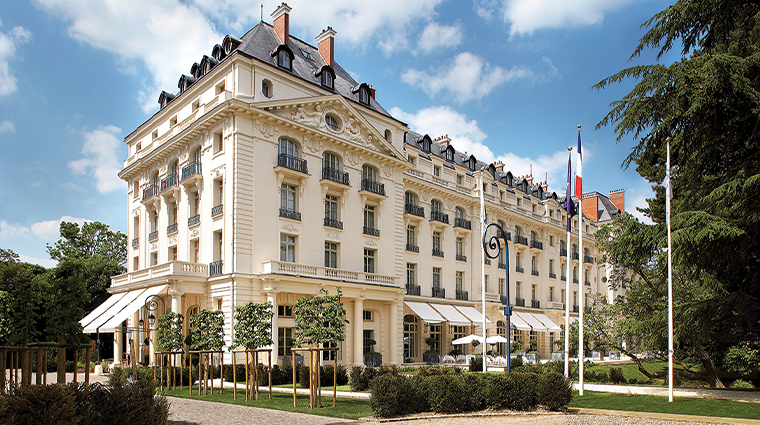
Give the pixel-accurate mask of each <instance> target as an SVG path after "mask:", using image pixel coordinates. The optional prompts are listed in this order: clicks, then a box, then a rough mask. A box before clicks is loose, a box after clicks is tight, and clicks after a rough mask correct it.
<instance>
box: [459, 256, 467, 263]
mask: <svg viewBox="0 0 760 425" xmlns="http://www.w3.org/2000/svg"><path fill="white" fill-rule="evenodd" d="M457 261H464V262H467V256H466V255H462V254H457Z"/></svg>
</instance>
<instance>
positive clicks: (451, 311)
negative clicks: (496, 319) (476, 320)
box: [430, 304, 471, 326]
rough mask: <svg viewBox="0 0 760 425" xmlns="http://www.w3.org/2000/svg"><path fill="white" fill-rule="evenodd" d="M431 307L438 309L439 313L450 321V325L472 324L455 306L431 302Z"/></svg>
mask: <svg viewBox="0 0 760 425" xmlns="http://www.w3.org/2000/svg"><path fill="white" fill-rule="evenodd" d="M430 306H431V307H433V308H434V309H436V310H438V312H439V313H441V316H443V317H445V318H446V321H447V322H449V324H450V325H454V326H470V325H471V323H470V319H468V318H466V317H464V316H463V315H462V313H460V312H459V311H458V310H457V309H455V308H454V307H453V306H450V305H445V304H430Z"/></svg>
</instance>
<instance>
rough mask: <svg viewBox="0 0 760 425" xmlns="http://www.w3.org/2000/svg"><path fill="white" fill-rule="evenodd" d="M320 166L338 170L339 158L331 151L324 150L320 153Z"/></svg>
mask: <svg viewBox="0 0 760 425" xmlns="http://www.w3.org/2000/svg"><path fill="white" fill-rule="evenodd" d="M322 168H327V169H330V170H340V158H338V156H337V155H335V154H334V153H332V152H325V153H324V154H323V155H322Z"/></svg>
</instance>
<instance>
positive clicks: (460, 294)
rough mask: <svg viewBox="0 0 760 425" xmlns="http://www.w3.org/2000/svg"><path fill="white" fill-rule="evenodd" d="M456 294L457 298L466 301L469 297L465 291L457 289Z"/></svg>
mask: <svg viewBox="0 0 760 425" xmlns="http://www.w3.org/2000/svg"><path fill="white" fill-rule="evenodd" d="M456 296H457V299H458V300H462V301H467V300H468V299H469V298H468V294H467V291H460V290H459V289H457V293H456Z"/></svg>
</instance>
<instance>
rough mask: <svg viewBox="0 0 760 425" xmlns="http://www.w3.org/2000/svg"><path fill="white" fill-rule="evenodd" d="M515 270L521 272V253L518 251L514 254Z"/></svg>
mask: <svg viewBox="0 0 760 425" xmlns="http://www.w3.org/2000/svg"><path fill="white" fill-rule="evenodd" d="M515 270H516V271H517V272H519V273H522V272H523V266H522V255H520V253H519V252H518V253H516V254H515Z"/></svg>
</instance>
